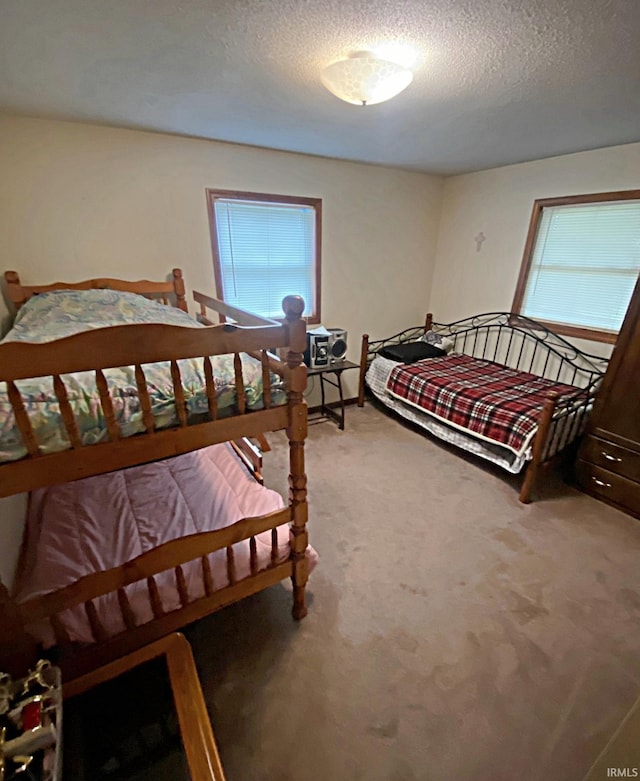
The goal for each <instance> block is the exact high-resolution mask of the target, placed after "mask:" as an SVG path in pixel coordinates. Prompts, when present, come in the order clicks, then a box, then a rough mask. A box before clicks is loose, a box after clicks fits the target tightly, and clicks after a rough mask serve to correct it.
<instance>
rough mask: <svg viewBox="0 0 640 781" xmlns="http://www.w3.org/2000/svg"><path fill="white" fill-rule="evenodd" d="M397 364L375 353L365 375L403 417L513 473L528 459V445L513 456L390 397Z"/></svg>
mask: <svg viewBox="0 0 640 781" xmlns="http://www.w3.org/2000/svg"><path fill="white" fill-rule="evenodd" d="M397 366H398V363H397V362H396V361H392V360H390V359H388V358H382V357H381V356H379V355H378V356H376V358H374V360H373V361H372V362H371V364H370V365H369V368H368V370H367V375H366V381H367V385H368V386H369V389H370V390H371V392H372V393H373V395H374V396H375V397H376V398H377V399H378V401H380V402H381V403H382V404H384V405H385V406H386V407H388V408H389V409H391V410H393V411H394V412H395V413H396V414H398V415H400V416H401V417H402V418H404V419H405V420H408V421H410V422H411V423H414V424H416V425H417V426H420V427H421V428H423V429H425V431H428V432H429V433H430V434H433V435H434V436H436V437H438V438H439V439H442V440H443V441H444V442H447V443H449V444H450V445H455V446H456V447H459V448H460V449H461V450H466V451H467V452H468V453H473V454H474V455H476V456H479V457H480V458H484V459H486V460H487V461H491V462H492V463H494V464H497V465H498V466H499V467H501V468H502V469H505V470H506V471H507V472H511V473H512V474H518V473H519V472H520V471H521V470H522V468H523V466H524V465H525V464H526V462H527V461H528V460H530V459H531V449H530V448H529V449H528V450H527V451H526V452H525V453H523V454H522V455H520V456H516V454H515V453H513V452H512V451H511V450H509V449H508V448H506V447H503V446H500V445H496V444H492V443H490V442H487V441H485V440H483V439H480V438H477V437H474V436H473V434H471V433H468V432H463V431H460V430H458V429H455V428H454V427H452V426H449V425H447V424H446V423H444V422H443V421H440V420H437V419H436V418H434V417H433V416H432V415H429V414H428V413H426V412H423V411H422V410H420V409H419V408H417V407H414V406H411V405H409V404H406V403H405V402H403V401H401V400H400V399H398V398H395V397H393V396H392V395H391V394H390V393H389V391H388V390H387V383H388V381H389V376H390V375H391V372H392V371H393V370H394V369H395V368H396V367H397Z"/></svg>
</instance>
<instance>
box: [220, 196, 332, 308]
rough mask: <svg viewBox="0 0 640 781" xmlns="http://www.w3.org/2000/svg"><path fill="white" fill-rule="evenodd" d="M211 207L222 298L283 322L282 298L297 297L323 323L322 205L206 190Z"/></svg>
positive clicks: (312, 200) (311, 200) (309, 200)
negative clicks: (321, 283)
mask: <svg viewBox="0 0 640 781" xmlns="http://www.w3.org/2000/svg"><path fill="white" fill-rule="evenodd" d="M207 202H208V205H209V221H210V225H211V244H212V247H213V266H214V271H215V278H216V287H217V290H218V295H219V297H220V298H221V299H222V300H223V301H226V302H227V303H228V304H231V305H232V306H237V307H239V308H240V309H246V310H248V311H250V312H253V313H255V314H258V315H262V316H263V317H273V318H281V317H282V316H283V313H282V299H283V298H284V297H285V296H288V295H292V294H293V295H299V296H302V298H303V299H304V302H305V309H304V314H303V316H304V317H305V318H306V319H307V322H309V323H319V322H320V241H321V227H322V200H321V199H320V198H297V197H292V196H287V195H263V194H260V193H241V192H229V191H227V190H207Z"/></svg>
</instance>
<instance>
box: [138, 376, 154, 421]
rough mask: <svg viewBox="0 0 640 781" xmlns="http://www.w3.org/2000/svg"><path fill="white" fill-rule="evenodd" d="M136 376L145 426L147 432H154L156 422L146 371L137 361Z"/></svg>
mask: <svg viewBox="0 0 640 781" xmlns="http://www.w3.org/2000/svg"><path fill="white" fill-rule="evenodd" d="M135 376H136V386H137V387H138V396H139V397H140V408H141V409H142V420H143V421H144V427H145V428H146V430H147V434H153V432H154V431H155V422H154V420H153V412H152V411H151V399H150V398H149V390H148V389H147V378H146V377H145V376H144V371H143V370H142V366H140V364H139V363H136V367H135Z"/></svg>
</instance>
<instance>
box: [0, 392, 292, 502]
mask: <svg viewBox="0 0 640 781" xmlns="http://www.w3.org/2000/svg"><path fill="white" fill-rule="evenodd" d="M288 418H289V415H288V408H287V407H286V406H278V407H272V408H271V409H268V410H259V411H257V412H247V413H246V414H245V415H242V416H241V417H231V416H229V417H226V418H220V419H219V420H216V421H207V422H204V423H199V424H197V425H193V426H187V427H186V428H174V429H165V430H162V431H157V432H156V433H152V434H138V435H137V436H135V437H127V438H124V437H123V438H122V439H120V440H119V441H118V442H100V443H98V444H96V445H88V446H87V447H83V448H80V449H79V450H65V451H60V452H59V453H51V454H48V455H46V456H42V457H41V458H37V459H26V458H23V459H21V460H20V461H11V462H7V463H5V464H2V465H0V497H1V496H10V495H11V494H15V493H20V492H21V491H30V490H31V489H33V488H40V487H43V486H47V485H55V484H56V483H63V482H65V481H68V480H78V479H79V478H81V477H90V476H91V475H99V474H103V473H104V472H106V471H109V469H125V468H126V467H129V466H135V465H136V464H142V463H147V462H149V461H155V460H158V459H160V458H169V457H170V456H176V455H178V454H180V453H188V452H189V451H190V450H197V449H198V448H201V447H206V446H207V445H215V444H216V443H218V442H228V441H229V440H230V439H235V438H236V437H254V436H257V435H258V434H260V433H262V432H263V431H277V430H279V429H282V428H285V427H286V426H287V422H288ZM107 465H109V466H107Z"/></svg>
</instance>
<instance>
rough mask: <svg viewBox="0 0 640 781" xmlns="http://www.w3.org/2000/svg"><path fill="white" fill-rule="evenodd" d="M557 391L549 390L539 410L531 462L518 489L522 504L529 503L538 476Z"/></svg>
mask: <svg viewBox="0 0 640 781" xmlns="http://www.w3.org/2000/svg"><path fill="white" fill-rule="evenodd" d="M558 395H559V394H558V393H557V392H556V391H549V393H547V397H546V399H545V400H544V406H543V408H542V411H541V412H540V418H539V423H538V431H537V432H536V435H535V438H534V440H533V446H532V450H533V458H532V459H531V463H530V464H529V466H528V467H527V471H526V472H525V475H524V482H523V483H522V488H521V489H520V496H519V497H518V498H519V499H520V501H521V502H522V503H523V504H529V502H530V501H531V493H532V491H533V489H534V486H535V484H536V479H537V477H538V470H539V469H540V464H541V463H542V456H543V455H544V448H545V445H546V444H547V439H548V437H549V429H550V428H551V418H552V417H553V413H554V412H555V409H556V404H557V403H558Z"/></svg>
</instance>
